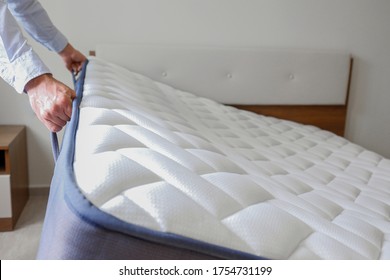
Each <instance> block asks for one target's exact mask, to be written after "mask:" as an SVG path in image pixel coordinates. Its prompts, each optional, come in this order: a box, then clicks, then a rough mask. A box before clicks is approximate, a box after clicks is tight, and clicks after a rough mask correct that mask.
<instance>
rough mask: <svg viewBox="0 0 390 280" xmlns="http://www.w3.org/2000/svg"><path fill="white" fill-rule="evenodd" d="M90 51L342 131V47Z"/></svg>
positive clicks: (347, 67)
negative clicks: (314, 48)
mask: <svg viewBox="0 0 390 280" xmlns="http://www.w3.org/2000/svg"><path fill="white" fill-rule="evenodd" d="M93 54H95V55H96V56H97V57H99V58H102V59H104V60H107V61H110V62H113V63H115V64H118V65H121V66H124V67H126V68H128V69H130V70H132V71H134V72H138V73H141V74H144V75H146V76H148V77H150V78H152V79H154V80H157V81H160V82H162V83H165V84H169V85H171V86H173V87H175V88H178V89H180V90H184V91H188V92H191V93H195V94H197V95H200V96H204V97H207V98H211V99H214V100H216V101H218V102H221V103H224V104H228V105H233V106H235V107H237V108H240V109H245V110H250V111H253V112H256V113H259V114H263V115H268V116H274V117H277V118H282V119H288V120H292V121H296V122H300V123H304V124H309V125H315V126H318V127H320V128H322V129H326V130H329V131H332V132H334V133H336V134H338V135H344V129H345V121H346V112H347V104H348V94H349V85H350V77H351V70H352V58H351V56H350V55H349V54H348V53H345V52H338V51H309V50H290V49H262V48H219V47H190V46H166V45H121V44H100V45H98V46H97V47H96V51H95V52H94V53H93Z"/></svg>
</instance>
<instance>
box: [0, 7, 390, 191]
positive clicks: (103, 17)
mask: <svg viewBox="0 0 390 280" xmlns="http://www.w3.org/2000/svg"><path fill="white" fill-rule="evenodd" d="M41 3H42V5H43V6H44V7H45V8H46V10H47V11H48V13H49V15H50V16H51V18H52V20H53V22H54V23H55V24H56V25H57V26H58V27H59V28H60V29H61V30H62V31H63V33H64V34H65V35H67V37H68V38H69V40H70V41H71V42H72V43H73V45H75V46H76V47H78V48H79V49H80V50H81V51H83V52H85V53H87V52H88V50H90V49H93V48H94V46H95V44H96V43H99V42H121V43H123V42H124V43H126V42H136V43H145V42H146V43H168V44H176V43H179V44H197V45H225V46H259V47H293V48H309V49H313V48H320V49H339V50H346V51H349V52H350V53H351V54H352V55H353V56H354V58H355V65H354V71H353V79H352V88H351V94H350V104H349V113H348V120H347V129H346V136H347V138H348V139H350V140H352V141H354V142H355V143H357V144H360V145H362V146H364V147H366V148H368V149H370V150H373V151H375V152H378V153H380V154H382V155H384V156H386V157H390V148H389V147H390V114H389V113H388V107H389V106H390V92H389V89H390V36H389V32H388V30H387V29H388V27H389V26H390V17H389V14H390V1H388V0H294V1H291V0H110V1H98V0H85V1H76V0H57V1H51V0H41ZM33 45H34V47H35V48H36V50H37V51H38V53H39V54H40V55H41V56H42V58H43V59H44V60H45V61H46V62H47V64H48V66H49V67H50V68H51V69H52V70H53V72H54V74H55V76H56V77H57V78H59V79H61V80H63V81H65V82H66V83H68V84H70V77H69V75H68V74H67V72H66V71H65V70H64V68H63V66H62V64H61V61H60V60H59V58H58V57H57V56H56V55H55V54H52V53H49V52H48V51H46V50H45V49H43V48H42V47H40V46H37V45H36V44H33ZM0 91H1V96H0V123H23V124H26V125H27V126H28V127H29V130H28V138H29V147H28V148H29V156H30V158H29V166H30V181H31V186H32V187H37V186H41V185H48V183H49V182H50V178H51V172H52V166H53V165H52V157H51V150H50V146H49V135H48V132H47V131H46V129H45V128H43V127H42V126H41V125H40V123H39V122H38V121H37V119H36V118H33V115H32V113H31V110H30V109H29V108H28V107H29V105H28V100H27V98H26V97H25V96H20V95H17V94H14V93H13V92H12V89H10V88H9V87H7V86H6V85H5V84H4V83H2V82H1V83H0Z"/></svg>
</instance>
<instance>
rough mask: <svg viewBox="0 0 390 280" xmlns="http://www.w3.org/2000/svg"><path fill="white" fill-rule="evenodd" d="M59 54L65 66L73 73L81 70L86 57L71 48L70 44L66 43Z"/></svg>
mask: <svg viewBox="0 0 390 280" xmlns="http://www.w3.org/2000/svg"><path fill="white" fill-rule="evenodd" d="M59 55H60V56H61V58H62V60H63V61H64V63H65V66H66V68H67V69H68V70H69V71H71V72H72V71H74V72H75V73H78V72H80V71H81V68H82V65H83V62H84V61H85V60H86V59H87V58H86V57H85V56H84V55H83V54H82V53H81V52H79V51H78V50H76V49H75V48H73V46H72V45H71V44H67V45H66V47H65V48H64V49H63V50H62V51H61V52H60V53H59Z"/></svg>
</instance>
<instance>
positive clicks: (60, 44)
mask: <svg viewBox="0 0 390 280" xmlns="http://www.w3.org/2000/svg"><path fill="white" fill-rule="evenodd" d="M67 44H68V39H66V37H65V36H64V35H63V34H62V33H61V32H60V31H58V32H57V34H56V36H55V37H54V38H53V39H52V40H51V41H49V42H47V43H45V45H46V47H47V48H48V49H49V50H51V51H55V52H56V53H59V52H61V51H62V50H63V49H65V47H66V45H67Z"/></svg>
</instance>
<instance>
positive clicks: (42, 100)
mask: <svg viewBox="0 0 390 280" xmlns="http://www.w3.org/2000/svg"><path fill="white" fill-rule="evenodd" d="M25 91H26V92H27V94H28V96H29V99H30V104H31V107H32V109H33V110H34V112H35V114H36V115H37V117H38V119H39V120H40V121H41V122H43V124H44V125H45V126H46V127H47V128H48V129H49V130H50V131H52V132H58V131H60V130H61V129H62V128H63V127H64V126H65V125H66V123H67V122H68V121H69V120H70V117H71V115H72V100H73V99H74V98H75V97H76V94H75V92H74V91H73V90H72V89H70V88H69V87H67V86H66V85H64V84H63V83H61V82H59V81H57V80H56V79H54V78H53V77H52V75H51V74H44V75H41V76H38V77H36V78H34V79H32V80H30V81H29V82H28V83H27V84H26V86H25Z"/></svg>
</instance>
